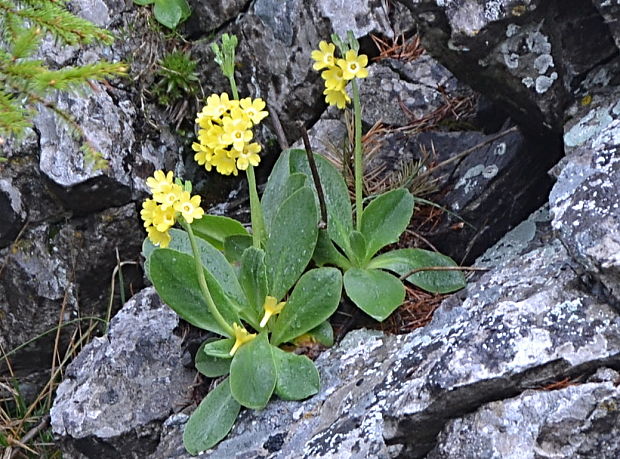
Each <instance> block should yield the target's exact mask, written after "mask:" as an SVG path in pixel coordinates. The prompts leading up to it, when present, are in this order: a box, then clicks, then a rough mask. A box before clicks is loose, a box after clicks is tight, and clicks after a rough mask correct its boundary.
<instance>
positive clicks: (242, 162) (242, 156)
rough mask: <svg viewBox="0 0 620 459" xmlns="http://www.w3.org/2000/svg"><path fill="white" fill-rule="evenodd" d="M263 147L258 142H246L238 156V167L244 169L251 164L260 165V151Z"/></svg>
mask: <svg viewBox="0 0 620 459" xmlns="http://www.w3.org/2000/svg"><path fill="white" fill-rule="evenodd" d="M260 150H261V147H260V145H259V144H257V143H256V142H253V143H249V144H246V145H245V147H244V148H243V152H242V153H239V156H238V157H237V168H239V169H240V170H242V171H244V170H246V169H247V168H248V166H249V165H250V164H251V165H252V166H258V164H259V163H260V156H259V155H258V152H259V151H260Z"/></svg>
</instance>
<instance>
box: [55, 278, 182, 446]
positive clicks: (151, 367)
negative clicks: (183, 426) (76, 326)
mask: <svg viewBox="0 0 620 459" xmlns="http://www.w3.org/2000/svg"><path fill="white" fill-rule="evenodd" d="M178 325H179V318H178V317H177V315H176V314H175V313H174V312H173V311H172V310H171V309H170V308H168V307H167V306H166V305H164V304H162V303H161V300H160V299H159V297H158V296H157V294H156V293H155V291H154V290H153V289H152V288H148V289H145V290H143V291H142V292H140V293H139V294H137V295H135V296H134V297H133V298H132V299H131V300H130V301H129V302H128V303H127V304H126V305H125V307H124V308H123V309H122V311H121V312H119V313H118V314H117V315H116V317H115V318H114V320H112V322H111V323H110V329H109V331H108V334H107V335H106V336H105V337H103V338H96V339H94V340H93V341H91V342H90V343H89V344H88V345H87V346H86V347H85V348H84V350H83V351H82V352H81V353H80V355H79V357H78V358H76V359H75V360H74V361H73V362H72V364H71V365H70V366H69V368H68V369H67V373H66V375H65V380H64V381H63V383H62V384H61V385H60V386H59V387H58V390H57V391H56V401H55V404H54V408H53V409H52V411H51V418H52V424H53V426H54V432H55V433H56V434H58V435H60V436H61V437H64V438H70V439H71V441H70V442H67V443H66V444H65V448H66V449H65V452H66V457H80V456H81V457H84V456H86V457H98V458H115V457H134V456H135V455H140V457H147V456H148V455H149V454H150V453H151V452H152V451H153V450H154V449H155V447H156V445H157V443H158V440H159V430H160V428H161V425H160V422H161V421H163V420H164V419H165V418H166V417H168V416H169V415H170V413H171V412H173V411H175V410H177V409H179V408H180V407H182V405H183V404H184V403H187V402H188V400H187V397H188V395H189V392H190V391H189V390H188V388H189V386H190V385H191V383H192V381H193V379H194V373H193V372H192V371H190V370H188V369H186V368H184V367H183V365H182V363H181V362H182V358H181V357H182V353H183V349H182V341H183V339H182V337H181V336H178V335H176V334H175V331H176V329H177V326H178ZM135 406H140V409H139V410H134V409H133V407H135ZM134 453H135V454H134Z"/></svg>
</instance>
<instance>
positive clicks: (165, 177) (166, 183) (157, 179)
mask: <svg viewBox="0 0 620 459" xmlns="http://www.w3.org/2000/svg"><path fill="white" fill-rule="evenodd" d="M173 175H174V174H173V173H172V171H168V173H167V174H164V171H161V170H159V171H155V173H154V174H153V177H149V178H147V179H146V184H147V185H148V187H149V188H150V189H151V193H153V194H156V193H163V192H166V191H167V190H168V189H169V187H170V185H172V177H173Z"/></svg>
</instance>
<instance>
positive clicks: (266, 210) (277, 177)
mask: <svg viewBox="0 0 620 459" xmlns="http://www.w3.org/2000/svg"><path fill="white" fill-rule="evenodd" d="M289 155H290V150H286V151H283V152H282V153H280V156H279V157H278V160H277V161H276V164H275V165H274V166H273V169H272V170H271V174H270V175H269V179H268V180H267V185H266V186H265V191H264V192H263V197H262V198H261V205H262V207H263V216H264V218H265V225H266V227H267V232H269V231H270V229H271V222H272V220H273V218H274V217H275V215H276V213H277V212H278V209H279V208H280V206H281V205H282V203H283V202H284V201H285V200H286V199H287V198H288V197H289V196H290V195H291V194H292V193H293V192H295V191H296V189H298V188H299V187H301V186H303V183H302V184H301V185H300V186H299V187H297V188H295V185H298V184H299V179H293V180H292V181H291V180H289V178H290V176H291V171H290V165H289Z"/></svg>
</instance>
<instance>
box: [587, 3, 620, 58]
mask: <svg viewBox="0 0 620 459" xmlns="http://www.w3.org/2000/svg"><path fill="white" fill-rule="evenodd" d="M592 3H593V4H594V6H596V9H598V11H599V12H600V13H601V16H603V18H604V19H605V24H606V25H607V27H609V30H610V31H611V33H612V35H613V37H614V40H615V42H616V46H617V47H618V48H620V24H618V17H620V3H618V2H617V1H614V0H592Z"/></svg>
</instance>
